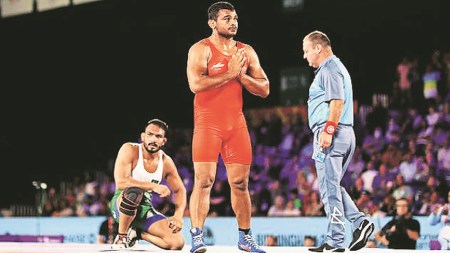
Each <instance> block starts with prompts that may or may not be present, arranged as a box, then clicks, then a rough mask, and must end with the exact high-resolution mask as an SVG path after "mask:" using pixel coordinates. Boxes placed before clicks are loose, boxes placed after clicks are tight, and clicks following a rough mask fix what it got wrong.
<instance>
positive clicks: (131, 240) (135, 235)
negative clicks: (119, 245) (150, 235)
mask: <svg viewBox="0 0 450 253" xmlns="http://www.w3.org/2000/svg"><path fill="white" fill-rule="evenodd" d="M127 236H128V247H129V248H131V247H133V246H134V245H135V244H136V242H137V241H138V240H140V239H141V232H140V230H138V229H135V228H133V227H130V228H129V229H128V233H127Z"/></svg>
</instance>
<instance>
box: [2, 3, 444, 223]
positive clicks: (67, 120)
mask: <svg viewBox="0 0 450 253" xmlns="http://www.w3.org/2000/svg"><path fill="white" fill-rule="evenodd" d="M212 2H214V1H206V0H197V1H154V0H152V1H149V0H100V1H93V2H90V1H75V0H71V1H61V3H62V4H63V6H56V3H58V1H54V2H53V3H52V4H53V6H52V5H50V7H48V5H47V7H48V9H45V8H44V4H45V3H47V4H48V3H49V1H43V0H42V1H39V0H36V1H33V0H30V1H29V2H27V1H23V0H20V1H12V0H1V9H2V17H1V18H0V64H1V65H0V68H1V71H0V83H1V89H0V90H1V92H0V171H1V172H2V174H3V175H2V178H3V180H2V183H1V184H0V187H1V188H0V189H1V192H2V194H1V195H2V201H0V208H2V209H3V210H5V212H6V213H8V214H11V213H12V214H14V212H17V214H18V215H20V214H22V215H26V213H24V212H22V213H21V212H19V211H14V210H15V209H14V210H11V209H13V208H12V207H14V208H25V209H26V210H29V209H30V208H31V209H32V210H31V211H29V212H31V213H30V214H31V215H36V210H35V209H34V207H36V206H41V202H40V201H41V194H42V190H43V189H42V187H41V184H40V183H41V182H45V184H46V189H44V190H45V194H46V195H49V196H50V195H52V194H53V195H55V196H57V197H55V199H56V198H58V199H64V198H66V197H64V196H72V197H71V198H68V199H69V200H67V201H69V203H72V204H73V205H78V206H80V205H82V204H80V203H78V204H75V202H76V194H77V190H76V189H78V188H81V187H85V186H86V185H88V187H87V188H83V189H82V190H80V191H81V195H83V193H84V197H80V199H79V201H92V200H89V199H88V200H86V198H85V196H86V195H92V194H94V195H95V194H96V193H92V192H91V191H100V190H101V189H98V188H97V189H96V190H95V189H94V188H95V187H98V186H99V185H104V187H105V189H103V191H105V192H106V193H105V194H106V195H105V196H103V198H104V199H103V201H107V200H109V199H108V197H109V195H108V194H110V192H108V191H109V190H110V188H113V187H112V186H111V185H110V181H111V179H112V177H111V176H112V170H113V163H114V159H115V156H116V154H117V151H118V149H119V147H120V146H121V144H122V143H123V142H127V141H137V140H138V136H139V134H140V132H141V131H142V130H143V127H144V126H145V124H146V122H147V121H148V120H149V119H152V118H160V119H162V120H164V121H166V122H167V123H168V124H169V126H170V129H171V132H170V135H169V143H168V145H167V147H166V148H167V151H168V153H169V154H170V155H172V156H174V157H178V156H181V158H177V159H179V160H177V162H178V163H179V164H178V166H179V167H180V169H186V171H187V172H186V174H183V176H186V181H185V182H186V184H189V183H190V182H189V181H190V180H189V179H188V177H191V176H192V174H191V173H192V165H191V164H190V161H189V159H190V157H189V155H190V153H189V150H188V149H189V147H190V143H189V141H190V131H191V128H192V100H193V94H192V93H191V91H190V90H189V87H188V83H187V78H186V60H187V52H188V49H189V47H190V46H191V45H192V44H193V43H195V42H197V41H198V40H200V39H202V38H204V37H207V36H209V35H210V33H211V31H210V29H209V27H208V25H207V8H208V7H209V5H210V4H211V3H212ZM17 3H19V4H24V5H25V7H23V6H22V7H23V8H24V11H23V12H21V11H20V10H22V9H21V8H22V7H20V8H19V7H17V6H14V4H17ZM27 3H31V7H30V5H29V4H27ZM231 3H233V4H234V6H235V7H236V9H237V13H238V15H239V32H238V35H237V36H236V37H235V39H236V40H239V41H242V42H245V43H248V44H250V45H252V46H253V47H254V48H255V50H256V52H257V53H258V55H259V58H260V61H261V65H262V66H263V68H264V69H265V71H266V73H267V74H268V77H269V79H270V84H271V94H270V96H269V97H268V98H267V99H260V98H258V97H255V96H251V95H249V94H248V93H244V96H245V98H244V108H245V110H246V111H247V112H249V116H248V117H249V120H250V121H251V123H250V126H251V127H254V129H253V131H254V132H255V133H256V132H258V131H260V130H261V128H262V123H261V122H263V121H264V120H266V119H265V118H264V116H263V115H264V113H260V112H261V110H262V111H264V110H267V111H270V112H273V115H275V116H279V120H280V122H281V126H283V125H284V126H285V125H286V124H287V123H286V122H288V121H290V120H289V119H290V116H291V113H292V112H294V113H295V114H296V115H297V114H300V115H301V109H298V108H302V107H304V105H305V101H306V99H307V96H308V95H307V94H308V87H309V82H310V81H311V79H312V77H313V70H312V69H311V68H309V67H308V66H307V63H306V61H305V60H304V59H303V58H302V55H303V52H302V50H301V41H302V39H303V37H304V36H305V35H306V34H307V33H309V32H311V31H313V30H321V31H323V32H325V33H327V34H328V36H329V37H330V39H331V41H332V45H333V51H334V53H335V54H336V55H337V56H338V57H339V58H340V59H341V60H342V61H343V62H344V63H345V65H346V66H347V68H348V69H349V71H350V73H351V76H352V80H353V87H354V97H355V101H356V104H357V106H358V108H363V109H361V111H358V113H361V115H362V116H361V118H359V120H360V121H361V122H362V123H361V125H362V127H361V129H360V130H361V131H360V133H361V135H359V136H358V138H359V140H360V145H361V149H363V148H362V147H363V146H362V144H363V140H364V137H365V136H366V135H370V134H372V133H373V130H374V129H375V126H374V125H370V124H369V125H365V124H364V122H367V118H366V115H367V114H369V113H370V112H372V111H373V109H374V107H375V106H378V105H382V107H383V108H384V109H385V110H390V109H392V110H395V109H398V108H400V109H409V108H415V109H417V110H418V112H419V114H421V115H422V116H423V120H424V121H426V120H425V118H426V115H427V114H428V107H427V106H428V103H426V102H427V101H426V98H424V97H423V83H422V82H421V80H422V74H423V73H425V70H426V66H427V65H428V63H430V62H431V60H432V55H433V54H435V53H437V54H439V55H438V57H440V58H439V59H440V61H441V63H442V66H441V71H442V72H441V73H442V77H443V78H442V79H441V80H446V79H445V78H444V77H445V75H446V73H448V69H447V66H446V65H445V61H444V59H445V57H447V56H448V52H449V49H450V36H449V25H450V20H449V19H450V15H449V10H450V2H449V1H446V0H427V1H424V0H397V1H388V0H366V1H361V0H342V1H332V0H268V1H256V0H244V1H231ZM27 8H28V9H27ZM30 8H31V9H30ZM17 9H19V11H17ZM14 11H17V12H14ZM446 55H447V56H446ZM405 57H407V58H408V59H409V60H410V61H411V62H412V61H413V60H416V63H418V65H417V74H418V75H419V78H418V81H419V82H420V83H419V84H418V86H417V87H416V89H418V92H416V93H414V94H416V95H417V99H416V100H414V99H413V100H412V102H411V101H409V102H408V104H405V103H403V102H399V101H403V100H401V98H400V97H399V96H400V95H399V94H400V92H399V86H398V82H397V81H398V75H397V66H398V64H399V63H400V62H402V59H403V58H405ZM447 58H448V57H447ZM440 83H443V82H442V81H441V82H440ZM446 85H448V84H446V83H444V84H442V85H441V86H439V92H440V94H441V96H440V98H439V99H436V101H435V102H436V103H435V105H440V106H441V107H438V108H441V109H440V110H441V111H442V113H443V115H447V116H448V113H445V112H444V109H443V108H444V105H446V100H445V99H444V98H445V95H446V94H447V92H448V86H446ZM283 108H288V109H289V110H288V111H289V112H287V113H286V112H284V111H283ZM293 108H294V109H293ZM364 108H365V110H364ZM402 112H403V113H405V114H389V116H390V117H388V118H384V120H385V121H381V122H379V123H380V124H381V123H383V135H387V129H388V128H387V127H388V124H389V123H390V121H389V119H396V121H399V122H397V123H398V124H399V125H401V123H403V122H404V121H403V122H402V121H401V120H400V119H403V118H402V115H403V116H405V115H406V114H407V111H406V110H403V111H402ZM258 115H259V116H258ZM271 115H272V114H271ZM392 115H393V116H392ZM297 116H298V115H297ZM300 121H301V120H299V122H300ZM443 121H444V122H446V120H443ZM291 123H292V122H291ZM303 123H304V122H303ZM303 123H298V124H297V123H292V124H293V125H295V124H297V125H298V126H300V125H301V126H303V125H302V124H303ZM447 123H448V122H447ZM268 125H271V126H273V124H272V123H271V124H268ZM281 126H280V127H279V135H272V136H269V137H267V138H271V137H272V138H274V139H273V140H266V141H265V142H264V141H262V139H259V141H257V140H256V139H255V143H257V144H261V145H260V146H264V148H266V149H265V152H266V154H267V155H268V156H270V157H272V155H273V154H272V153H274V154H280V152H281V151H280V150H277V151H271V149H270V147H274V146H277V147H278V145H279V144H280V143H281V139H283V138H282V137H283V136H285V133H286V131H284V132H282V131H281V129H282V127H281ZM298 131H299V132H301V131H303V132H302V133H303V134H302V135H295V137H296V138H297V137H298V138H299V140H298V142H299V144H298V146H297V149H296V150H289V151H286V152H287V153H288V154H289V155H291V154H294V153H295V152H297V153H296V154H298V153H299V152H300V150H301V148H302V147H303V146H306V144H307V143H308V139H307V137H305V136H308V132H307V130H298ZM444 131H445V132H448V128H444ZM419 132H420V130H417V133H419ZM255 136H258V135H257V134H255ZM276 136H278V137H276ZM404 136H409V135H406V134H405V135H404ZM415 136H416V137H417V134H416V135H415ZM416 137H414V138H412V139H414V140H417V139H420V138H416ZM425 137H428V139H432V138H433V136H432V135H431V137H430V135H428V136H425ZM255 138H256V137H255ZM277 138H278V139H277ZM300 138H302V139H300ZM440 138H441V137H440ZM444 139H445V138H444ZM300 142H301V143H300ZM403 142H404V143H406V142H407V140H403ZM273 143H275V144H273ZM416 144H417V145H423V144H424V143H420V142H419V143H416ZM257 146H258V145H255V149H256V147H257ZM267 147H269V149H267ZM444 147H445V145H444ZM183 148H184V149H183ZM186 149H187V151H186ZM261 149H263V148H261ZM400 149H401V150H403V147H402V148H400ZM180 150H181V151H180ZM383 150H385V149H383ZM437 150H438V147H437V146H436V153H435V156H436V157H437ZM271 152H272V153H271ZM378 152H379V154H381V153H382V152H383V151H382V149H380V150H378ZM366 156H370V155H369V154H366ZM288 158H289V159H290V158H291V157H286V159H285V160H282V161H278V162H279V163H280V164H278V166H279V168H280V170H281V168H282V167H283V166H284V165H285V164H286V162H285V161H287V160H289V159H288ZM369 161H370V159H366V160H365V163H364V164H367V163H369ZM381 163H382V161H381V159H380V160H377V161H376V165H377V166H378V165H379V164H381ZM399 163H400V162H398V163H397V164H394V165H393V166H390V167H393V168H394V167H398V165H399ZM301 165H302V166H307V164H301ZM377 168H378V167H377ZM449 169H450V168H449ZM364 170H367V169H366V167H364ZM377 170H378V169H377ZM262 171H263V170H262ZM266 172H267V171H266ZM266 174H267V173H266ZM360 174H361V171H357V172H355V175H352V176H354V177H355V178H356V177H359V175H360ZM255 178H256V177H255ZM191 179H192V178H191ZM271 179H272V180H277V179H279V174H277V173H276V172H275V175H272V174H271ZM420 180H423V179H420ZM443 180H444V181H445V178H444V179H443ZM392 181H394V180H392ZM32 182H35V184H32ZM89 182H91V183H92V182H94V184H91V185H90V187H91V188H90V187H89ZM293 184H296V183H293ZM297 185H298V183H297ZM108 187H109V188H108ZM367 187H369V186H367ZM369 188H370V189H372V187H371V186H370V187H369ZM50 189H52V191H50ZM446 189H447V188H445V189H443V190H442V192H445V191H446ZM366 190H367V189H366ZM255 191H258V188H257V187H256V188H255ZM287 192H291V191H290V189H288V190H287ZM361 192H362V189H361V190H360V193H361ZM288 195H289V194H285V197H286V199H289V198H290V197H288ZM272 196H273V195H272ZM414 196H416V195H414ZM47 197H48V196H47ZM83 198H84V200H83ZM92 198H94V197H92ZM70 201H73V202H70ZM268 205H271V203H269V204H268ZM380 205H381V204H380ZM72 208H73V209H74V212H73V213H72V214H71V215H76V213H77V210H76V209H77V207H75V206H73V207H72ZM54 209H61V207H54ZM41 211H42V210H41ZM27 212H28V211H27ZM86 212H87V214H86V213H85V214H86V215H89V212H88V211H86ZM52 213H53V211H48V213H47V214H46V215H52ZM93 214H94V213H93ZM100 214H101V213H100ZM55 215H59V214H57V213H56V214H55ZM94 215H95V214H94ZM224 215H229V213H227V214H224ZM261 215H267V209H266V210H265V213H264V212H261ZM319 215H320V214H319Z"/></svg>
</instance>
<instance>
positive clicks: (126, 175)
mask: <svg viewBox="0 0 450 253" xmlns="http://www.w3.org/2000/svg"><path fill="white" fill-rule="evenodd" d="M139 148H141V147H140V146H133V145H132V144H130V143H125V144H123V145H122V147H120V149H119V152H118V154H117V158H116V163H115V165H114V180H115V183H116V188H117V189H119V190H123V189H125V188H127V187H133V186H134V187H139V188H141V189H143V190H146V191H148V190H150V191H155V192H156V193H158V194H159V195H160V196H161V197H166V196H168V195H170V190H169V189H168V188H167V187H164V186H163V187H161V186H160V185H158V184H155V183H152V182H141V181H137V180H135V179H133V178H132V177H131V171H132V168H133V161H134V158H135V157H137V156H138V152H139V150H138V149H139Z"/></svg>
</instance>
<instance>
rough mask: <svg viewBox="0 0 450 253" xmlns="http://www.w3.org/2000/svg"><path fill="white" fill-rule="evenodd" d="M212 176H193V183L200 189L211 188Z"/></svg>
mask: <svg viewBox="0 0 450 253" xmlns="http://www.w3.org/2000/svg"><path fill="white" fill-rule="evenodd" d="M214 180H215V179H214V177H211V176H209V175H203V176H201V177H196V178H195V184H196V185H197V186H198V187H199V188H200V189H211V188H212V186H213V184H214Z"/></svg>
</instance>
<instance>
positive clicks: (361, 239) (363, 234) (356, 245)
mask: <svg viewBox="0 0 450 253" xmlns="http://www.w3.org/2000/svg"><path fill="white" fill-rule="evenodd" d="M373 230H374V225H373V223H372V222H370V221H368V220H364V221H363V222H361V225H359V228H357V229H356V230H355V231H354V232H353V240H352V242H351V243H350V246H348V248H349V250H350V251H356V250H360V249H362V248H364V247H365V246H366V243H367V240H368V239H369V237H370V235H371V234H372V232H373Z"/></svg>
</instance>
